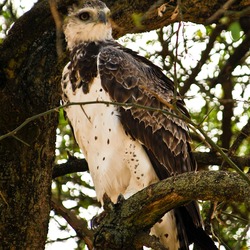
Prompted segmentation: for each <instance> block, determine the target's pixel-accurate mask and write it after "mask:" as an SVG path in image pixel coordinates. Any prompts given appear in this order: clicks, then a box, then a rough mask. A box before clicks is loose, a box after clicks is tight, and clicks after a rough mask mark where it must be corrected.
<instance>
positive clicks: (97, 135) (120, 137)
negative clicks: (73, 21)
mask: <svg viewBox="0 0 250 250" xmlns="http://www.w3.org/2000/svg"><path fill="white" fill-rule="evenodd" d="M63 75H64V76H63V81H62V87H63V92H64V93H63V99H64V102H76V103H79V102H84V103H85V104H81V105H80V104H79V105H70V106H68V107H67V108H66V113H67V117H68V118H69V120H70V123H71V125H72V127H73V130H74V135H75V138H76V140H77V143H78V144H79V146H80V148H81V150H82V151H83V154H84V156H85V157H86V160H87V162H88V165H89V169H90V174H91V177H92V179H93V182H94V185H95V189H96V193H97V198H98V200H100V201H102V198H103V195H104V194H105V193H107V194H108V196H109V197H110V198H111V199H112V201H113V202H116V200H117V197H118V195H119V194H123V195H124V196H125V197H129V196H131V195H132V194H134V193H136V192H137V191H139V190H141V189H142V188H144V187H146V186H148V185H149V184H151V183H153V182H155V181H157V177H156V174H155V172H154V170H153V168H152V165H151V162H150V160H149V158H148V156H147V154H146V153H145V151H144V149H143V147H142V145H141V144H140V143H139V142H138V141H135V140H133V139H132V138H131V137H130V136H129V135H128V134H127V133H126V131H125V130H124V128H123V126H122V124H121V121H120V114H119V109H118V107H116V106H115V105H112V104H103V103H91V104H86V103H88V102H93V101H94V102H95V101H97V102H98V101H106V102H111V101H112V100H111V98H110V96H109V94H108V93H107V92H105V90H104V89H103V87H102V84H101V79H100V76H99V75H97V77H95V78H94V79H93V81H92V83H91V84H90V86H89V91H88V93H84V91H83V90H82V88H73V86H72V84H71V82H70V80H69V79H70V71H69V67H67V66H66V67H65V70H64V74H63Z"/></svg>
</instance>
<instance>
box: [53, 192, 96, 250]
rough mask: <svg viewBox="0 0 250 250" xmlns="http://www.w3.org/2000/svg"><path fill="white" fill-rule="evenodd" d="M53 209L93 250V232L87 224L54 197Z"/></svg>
mask: <svg viewBox="0 0 250 250" xmlns="http://www.w3.org/2000/svg"><path fill="white" fill-rule="evenodd" d="M51 206H52V209H54V210H55V212H56V213H57V214H59V215H61V216H62V217H63V218H64V219H65V220H66V221H67V222H68V223H69V225H70V226H71V227H72V228H73V229H74V230H75V232H76V234H77V236H78V237H79V238H81V239H83V240H84V242H85V243H86V245H87V246H88V248H89V249H90V250H91V249H93V231H91V230H89V229H88V228H87V222H86V221H85V220H83V219H79V218H77V216H76V215H75V214H74V213H73V212H72V211H70V210H68V209H66V208H65V207H64V206H63V205H62V203H61V202H59V201H58V200H56V199H55V198H53V197H52V200H51Z"/></svg>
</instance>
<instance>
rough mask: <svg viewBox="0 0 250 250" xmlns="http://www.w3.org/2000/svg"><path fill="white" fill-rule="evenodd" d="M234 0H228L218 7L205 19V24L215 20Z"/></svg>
mask: <svg viewBox="0 0 250 250" xmlns="http://www.w3.org/2000/svg"><path fill="white" fill-rule="evenodd" d="M235 1H236V0H228V1H227V2H226V3H225V4H224V5H223V6H222V7H221V8H220V9H218V10H217V11H216V12H215V13H214V14H213V15H212V16H211V17H209V18H208V19H207V20H206V23H205V24H206V25H209V24H212V23H214V22H217V21H218V20H219V19H220V18H221V16H222V15H223V14H224V13H225V12H226V11H227V10H228V9H229V7H230V6H231V5H232V4H233V3H234V2H235Z"/></svg>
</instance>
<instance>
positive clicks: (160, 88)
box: [98, 43, 217, 250]
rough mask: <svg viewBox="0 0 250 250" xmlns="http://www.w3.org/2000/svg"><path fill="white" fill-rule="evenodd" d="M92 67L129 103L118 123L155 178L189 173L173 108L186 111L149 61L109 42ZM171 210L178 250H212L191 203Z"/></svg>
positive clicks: (181, 125)
mask: <svg viewBox="0 0 250 250" xmlns="http://www.w3.org/2000/svg"><path fill="white" fill-rule="evenodd" d="M98 63H99V64H98V70H99V73H100V76H101V80H102V85H103V87H104V89H105V90H106V91H107V92H108V93H109V95H110V96H111V98H112V99H113V100H114V101H115V102H122V103H134V104H135V107H132V108H125V107H123V108H120V115H121V117H120V119H121V122H122V124H123V127H124V129H125V131H127V133H129V134H130V135H131V136H132V137H133V138H134V139H136V140H139V141H140V142H141V144H142V145H143V146H144V148H145V151H146V152H147V154H148V156H149V158H150V160H151V162H152V165H153V167H154V169H155V172H156V173H157V175H158V177H159V179H160V180H161V179H165V178H167V177H169V176H171V175H174V174H178V173H183V172H187V171H194V170H195V169H196V162H195V160H194V158H193V156H192V153H191V149H190V144H189V141H190V138H189V134H188V128H187V124H186V123H185V122H184V121H183V120H181V119H180V118H178V116H176V112H175V110H174V108H173V106H174V104H175V105H176V107H177V108H178V109H179V111H181V112H182V113H183V114H185V115H187V116H188V112H187V110H186V109H185V107H184V102H183V101H182V100H181V99H180V97H179V96H177V97H176V98H174V84H173V82H172V81H171V80H170V79H168V78H167V77H166V76H165V75H164V74H163V73H162V72H161V70H160V68H158V67H157V66H155V65H154V64H152V63H151V62H150V61H148V60H147V59H145V58H144V57H140V56H139V55H137V53H135V52H133V51H131V50H129V49H125V48H123V47H119V45H118V44H115V43H114V44H111V45H110V46H105V47H102V48H101V50H100V54H99V61H98ZM136 105H143V106H145V107H148V108H141V107H136ZM151 108H153V109H159V110H160V109H161V110H164V111H165V113H164V112H161V111H159V110H152V109H151ZM174 211H175V216H176V223H177V227H178V233H179V239H180V245H181V246H180V249H188V245H189V244H190V243H192V242H196V243H197V244H198V245H199V246H200V247H201V248H202V249H206V250H211V249H213V250H214V249H217V248H216V246H215V245H214V243H213V241H212V240H211V239H210V238H209V236H208V235H207V234H206V233H205V232H204V231H203V229H202V222H201V217H200V213H199V208H198V205H197V202H195V201H192V202H190V203H189V204H187V205H185V206H182V207H179V208H175V209H174Z"/></svg>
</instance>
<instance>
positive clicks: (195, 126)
mask: <svg viewBox="0 0 250 250" xmlns="http://www.w3.org/2000/svg"><path fill="white" fill-rule="evenodd" d="M89 104H106V105H115V106H120V107H126V108H129V107H133V108H140V109H146V110H149V111H158V112H161V113H163V114H166V115H171V116H173V117H177V118H179V119H181V120H183V121H185V122H187V124H189V125H190V126H192V127H193V128H194V130H198V131H199V132H200V133H201V134H202V135H203V136H204V138H205V139H206V141H207V142H208V143H209V145H210V146H211V147H212V148H213V149H215V150H216V151H217V152H219V154H220V155H221V157H222V158H223V159H224V160H225V162H227V163H228V165H229V166H230V167H231V168H233V169H234V170H235V171H236V172H238V173H239V174H240V176H241V177H242V178H243V179H245V180H246V181H247V182H248V183H249V184H250V179H249V178H248V176H247V175H246V174H245V173H244V172H242V171H241V169H240V168H239V167H238V166H237V165H236V164H235V163H234V162H233V161H232V160H231V159H230V158H229V157H228V156H227V154H225V153H224V152H223V150H222V149H221V148H220V147H219V146H218V145H217V144H216V143H215V142H214V141H213V140H212V139H211V138H210V137H209V136H208V135H207V134H206V132H205V131H204V130H203V129H202V128H201V127H200V126H198V125H197V124H196V123H194V122H193V121H192V120H191V119H190V118H188V117H187V116H185V115H184V114H183V113H182V112H181V111H179V110H178V109H176V108H175V112H176V114H174V113H171V112H169V111H167V110H164V109H160V108H153V107H149V106H144V105H140V104H137V103H120V102H108V101H90V102H73V103H72V102H71V103H67V104H65V105H62V106H59V107H56V108H53V109H50V110H47V111H45V112H43V113H40V114H37V115H35V116H32V117H30V118H27V119H26V120H25V121H24V122H23V123H22V124H21V125H20V126H18V127H17V128H16V129H14V130H12V131H10V132H9V133H7V134H5V135H2V136H0V140H3V139H4V138H6V137H9V136H13V135H15V134H16V133H17V131H19V130H20V129H21V128H23V127H24V126H25V125H26V124H28V123H29V122H31V121H33V120H35V119H37V118H39V117H41V116H45V115H48V114H50V113H52V112H55V111H57V112H58V110H59V109H61V108H65V107H68V106H71V105H89ZM169 105H170V104H169ZM169 108H173V107H172V105H171V107H169Z"/></svg>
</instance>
